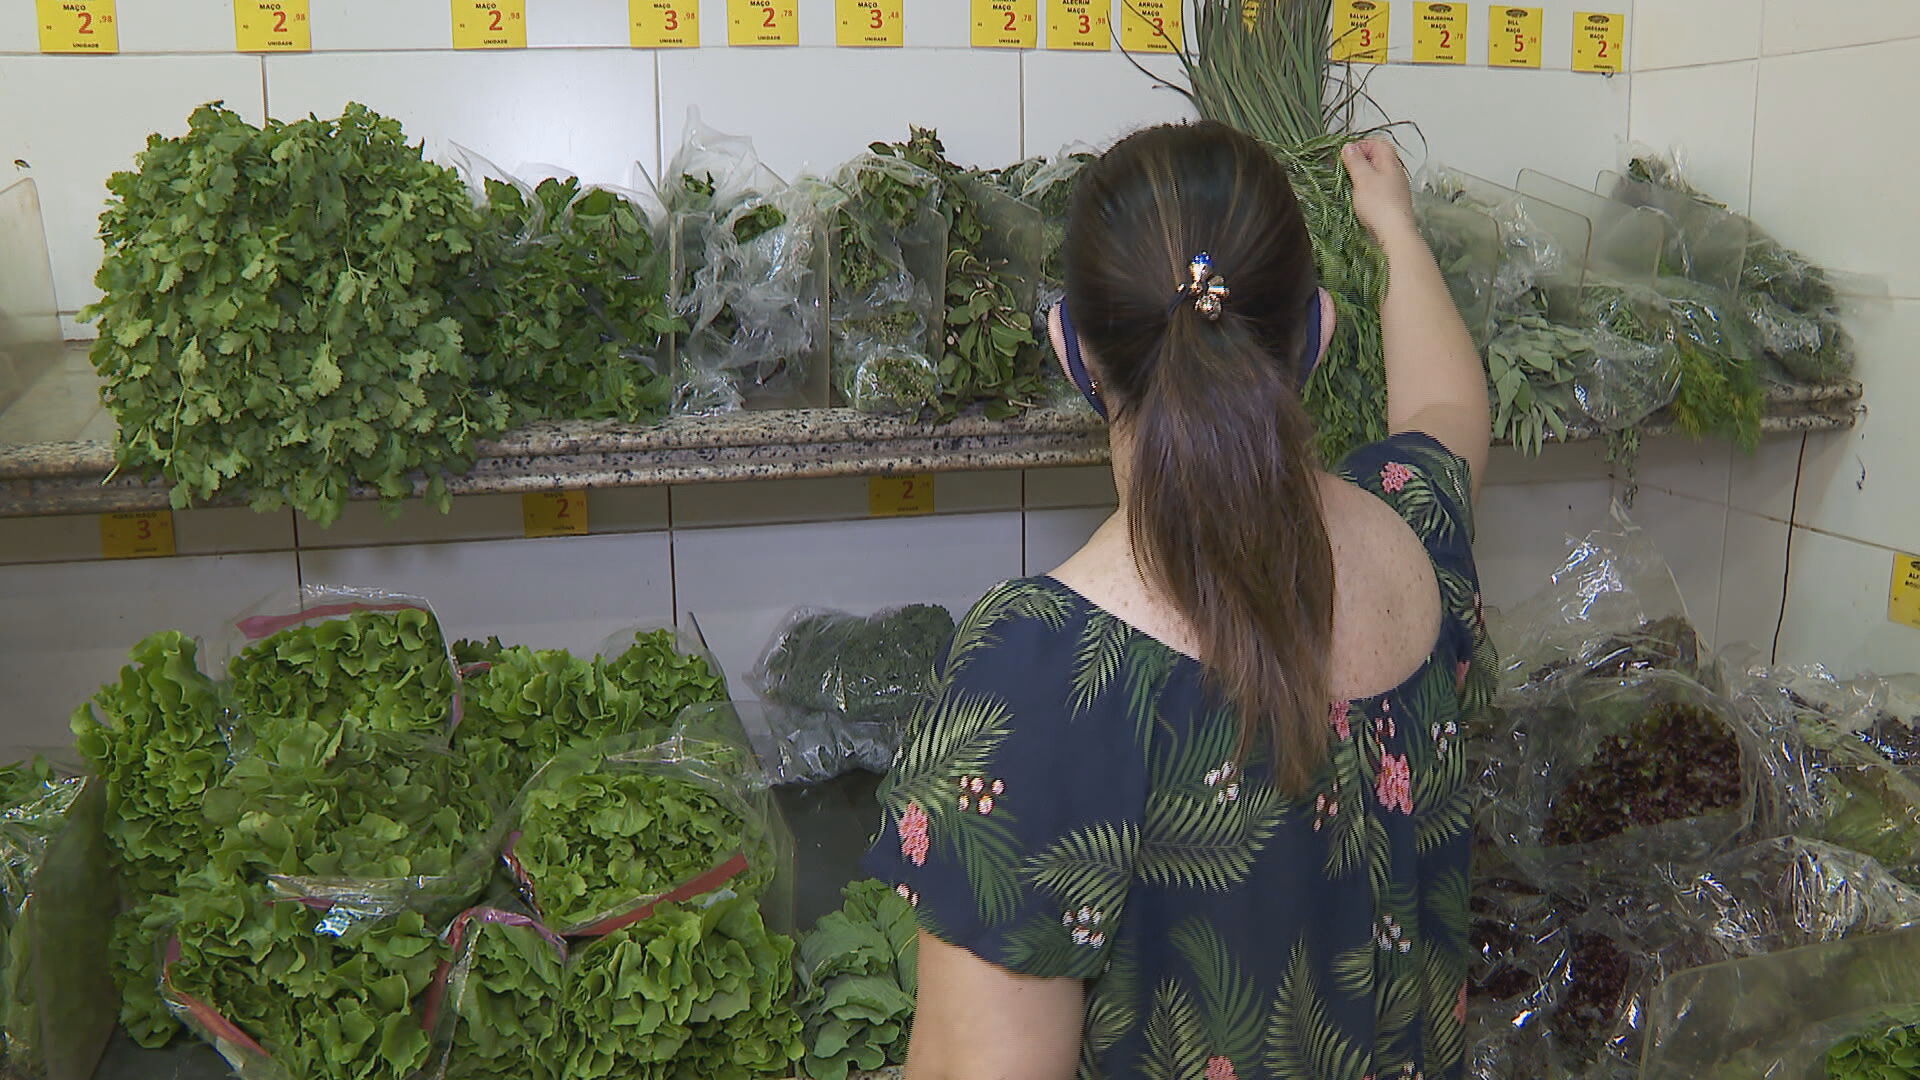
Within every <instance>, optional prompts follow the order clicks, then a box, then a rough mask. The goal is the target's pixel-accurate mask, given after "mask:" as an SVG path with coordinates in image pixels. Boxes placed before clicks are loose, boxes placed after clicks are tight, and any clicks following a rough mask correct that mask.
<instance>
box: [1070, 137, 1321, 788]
mask: <svg viewBox="0 0 1920 1080" xmlns="http://www.w3.org/2000/svg"><path fill="white" fill-rule="evenodd" d="M1065 250H1066V270H1067V274H1066V277H1067V299H1068V303H1069V305H1070V307H1071V309H1072V311H1073V315H1074V323H1075V325H1076V328H1077V329H1078V331H1079V333H1080V337H1081V340H1082V341H1084V342H1085V343H1086V345H1087V347H1088V352H1089V353H1090V356H1089V358H1088V363H1089V364H1090V365H1092V366H1093V368H1094V375H1095V377H1096V378H1097V379H1098V380H1099V381H1100V385H1101V392H1102V395H1103V397H1104V398H1105V400H1106V402H1107V405H1108V409H1109V411H1110V413H1111V415H1112V416H1113V419H1114V421H1115V422H1116V423H1117V424H1122V425H1125V426H1126V427H1127V429H1128V430H1129V432H1130V434H1131V436H1132V461H1131V465H1132V469H1131V476H1130V479H1129V482H1128V494H1129V496H1130V502H1131V505H1130V507H1129V516H1128V529H1129V532H1130V534H1131V537H1132V542H1133V550H1134V557H1135V558H1136V559H1137V560H1138V562H1139V565H1140V570H1141V573H1142V575H1143V576H1144V577H1145V578H1146V580H1147V581H1148V582H1150V583H1152V584H1153V585H1155V586H1157V587H1159V588H1160V589H1162V590H1164V593H1165V595H1166V597H1167V598H1168V600H1170V601H1171V602H1172V604H1173V605H1174V607H1175V608H1176V609H1177V610H1178V611H1179V612H1180V614H1181V615H1182V616H1184V617H1185V618H1186V620H1187V622H1188V623H1189V625H1190V626H1191V628H1192V630H1193V633H1194V636H1195V638H1196V640H1197V643H1198V645H1199V652H1200V657H1201V661H1202V663H1203V664H1204V665H1205V668H1206V671H1207V676H1208V682H1209V684H1210V685H1211V687H1212V688H1213V690H1214V691H1215V693H1217V694H1218V695H1219V696H1220V697H1221V698H1223V699H1224V701H1225V702H1226V703H1228V704H1230V705H1232V706H1233V707H1235V708H1236V709H1237V710H1238V712H1239V714H1240V718H1241V747H1240V749H1241V754H1242V757H1243V758H1244V757H1245V756H1246V755H1248V754H1250V753H1251V752H1252V750H1253V748H1254V746H1255V745H1256V744H1257V743H1259V742H1260V741H1261V739H1260V736H1261V735H1262V734H1263V733H1264V734H1265V735H1267V736H1268V738H1267V740H1266V741H1267V743H1268V747H1269V749H1270V751H1271V754H1272V758H1273V769H1274V775H1275V778H1276V780H1277V782H1278V783H1279V784H1280V785H1281V786H1282V787H1283V788H1284V789H1286V790H1289V791H1292V792H1295V793H1298V792H1300V791H1303V790H1305V789H1306V788H1307V787H1308V786H1309V785H1310V784H1311V783H1312V781H1313V777H1314V776H1315V774H1316V773H1317V772H1318V771H1319V768H1320V765H1321V764H1322V762H1323V761H1324V759H1325V753H1326V747H1327V729H1328V727H1329V726H1330V725H1329V715H1328V709H1329V699H1330V693H1329V686H1328V682H1329V660H1328V653H1329V650H1330V646H1331V643H1332V638H1333V588H1334V585H1333V551H1332V548H1331V546H1330V544H1329V543H1328V540H1327V529H1326V522H1325V520H1324V518H1323V517H1322V513H1321V505H1320V487H1319V480H1318V478H1317V472H1318V462H1317V460H1316V457H1315V454H1314V451H1313V434H1314V432H1313V423H1312V421H1311V420H1310V419H1309V418H1308V417H1307V414H1306V410H1305V409H1304V407H1303V406H1302V404H1301V400H1300V386H1301V380H1302V378H1303V376H1304V374H1305V372H1304V370H1303V367H1302V365H1303V363H1306V362H1309V361H1308V358H1309V357H1310V356H1311V355H1312V353H1311V350H1313V349H1317V348H1318V342H1313V343H1311V344H1310V343H1309V342H1308V341H1307V340H1306V337H1307V334H1308V332H1309V330H1308V311H1309V308H1308V305H1309V304H1311V303H1314V302H1316V296H1317V294H1316V292H1315V290H1316V288H1317V278H1316V276H1315V272H1314V261H1313V247H1312V242H1311V241H1310V239H1309V238H1308V235H1307V227H1306V222H1305V219H1304V218H1303V217H1302V216H1301V212H1300V205H1299V203H1298V202H1297V201H1296V200H1295V198H1294V194H1293V187H1292V185H1291V184H1290V183H1289V182H1288V180H1287V174H1286V170H1285V168H1284V167H1283V166H1281V165H1280V163H1279V162H1278V161H1276V160H1275V159H1274V157H1273V156H1272V155H1271V154H1270V153H1268V152H1267V151H1266V149H1265V148H1263V147H1262V146H1261V145H1260V144H1259V143H1258V142H1256V141H1254V140H1253V139H1252V138H1250V137H1248V136H1246V135H1244V134H1241V133H1240V132H1238V131H1235V130H1234V129H1232V128H1230V127H1227V126H1226V125H1224V124H1219V123H1213V122H1202V123H1196V124H1186V125H1169V126H1164V127H1156V128H1150V129H1148V130H1145V131H1141V132H1138V133H1136V134H1134V135H1131V136H1129V137H1127V138H1126V139H1124V140H1122V141H1121V142H1120V143H1119V144H1117V145H1116V146H1114V148H1113V149H1112V150H1110V151H1108V152H1107V154H1106V155H1105V156H1104V157H1102V158H1101V159H1100V160H1099V161H1098V162H1096V163H1094V164H1093V165H1090V166H1089V167H1088V169H1087V171H1086V172H1085V173H1084V174H1083V175H1082V176H1081V178H1080V180H1079V182H1078V184H1077V185H1076V190H1075V193H1074V199H1073V204H1072V210H1071V216H1070V219H1069V225H1068V229H1067V239H1066V249H1065ZM1201 252H1206V253H1208V254H1210V255H1211V256H1212V258H1213V263H1214V269H1215V272H1216V273H1218V274H1220V275H1221V276H1222V277H1223V278H1224V279H1225V281H1226V284H1227V286H1228V287H1229V288H1230V289H1231V295H1230V296H1229V298H1228V299H1227V300H1226V303H1225V305H1224V309H1223V311H1222V313H1221V315H1220V318H1219V319H1218V320H1217V321H1213V320H1209V319H1208V318H1206V317H1205V315H1203V314H1202V313H1201V312H1200V311H1199V310H1197V309H1196V307H1195V305H1194V303H1193V302H1192V301H1191V300H1189V299H1185V298H1182V297H1180V295H1179V294H1178V291H1177V289H1178V286H1179V285H1180V284H1181V283H1182V282H1183V281H1185V280H1188V274H1187V267H1188V263H1189V262H1190V261H1191V260H1192V258H1193V257H1194V256H1195V255H1196V254H1198V253H1201ZM1176 301H1178V302H1177V303H1176Z"/></svg>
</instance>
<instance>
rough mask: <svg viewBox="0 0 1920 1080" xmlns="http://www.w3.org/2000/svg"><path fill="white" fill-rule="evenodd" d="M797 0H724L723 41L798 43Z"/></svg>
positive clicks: (738, 43)
mask: <svg viewBox="0 0 1920 1080" xmlns="http://www.w3.org/2000/svg"><path fill="white" fill-rule="evenodd" d="M798 4H799V0H727V44H729V45H798V44H800V16H799V12H798V10H797V5H798Z"/></svg>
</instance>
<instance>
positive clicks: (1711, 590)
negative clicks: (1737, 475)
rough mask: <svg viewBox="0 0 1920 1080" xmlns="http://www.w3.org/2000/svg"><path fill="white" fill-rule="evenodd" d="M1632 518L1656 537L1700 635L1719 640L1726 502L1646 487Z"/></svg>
mask: <svg viewBox="0 0 1920 1080" xmlns="http://www.w3.org/2000/svg"><path fill="white" fill-rule="evenodd" d="M1633 520H1634V521H1635V523H1637V524H1638V525H1639V526H1640V527H1641V528H1642V529H1644V530H1646V533H1647V536H1648V537H1649V538H1650V539H1652V540H1653V542H1654V545H1655V546H1656V547H1657V548H1658V549H1659V551H1660V553H1661V554H1662V555H1664V556H1665V557H1666V560H1667V565H1668V566H1670V567H1671V568H1672V569H1673V580H1674V582H1675V583H1676V584H1677V585H1679V586H1680V598H1681V599H1682V600H1684V601H1686V604H1687V614H1688V616H1689V617H1691V618H1692V620H1693V625H1694V628H1695V629H1696V630H1698V631H1699V632H1700V636H1701V637H1702V638H1704V639H1706V640H1707V641H1709V642H1718V641H1719V637H1718V631H1719V621H1720V577H1721V565H1722V563H1723V561H1724V557H1725V552H1726V531H1727V506H1726V503H1724V502H1708V501H1706V500H1702V499H1690V498H1687V497H1686V496H1684V495H1670V494H1668V493H1666V492H1664V491H1658V490H1649V489H1645V488H1643V489H1641V491H1640V497H1639V498H1638V499H1637V500H1636V501H1635V502H1634V506H1633Z"/></svg>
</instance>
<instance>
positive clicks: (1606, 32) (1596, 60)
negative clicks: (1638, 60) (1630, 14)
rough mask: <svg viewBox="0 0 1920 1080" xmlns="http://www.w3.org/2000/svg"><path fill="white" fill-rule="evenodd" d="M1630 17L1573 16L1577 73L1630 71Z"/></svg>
mask: <svg viewBox="0 0 1920 1080" xmlns="http://www.w3.org/2000/svg"><path fill="white" fill-rule="evenodd" d="M1626 51H1627V17H1626V16H1625V15H1610V14H1606V13H1604V12H1598V11H1576V12H1574V13H1573V70H1575V71H1587V72H1595V73H1598V74H1603V75H1612V74H1615V73H1616V72H1620V71H1624V70H1626V64H1625V60H1626V57H1625V53H1626Z"/></svg>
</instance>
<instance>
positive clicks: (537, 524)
mask: <svg viewBox="0 0 1920 1080" xmlns="http://www.w3.org/2000/svg"><path fill="white" fill-rule="evenodd" d="M520 520H521V522H522V523H523V524H524V525H525V526H526V533H527V538H528V539H529V540H537V539H540V538H542V537H547V536H585V535H587V493H586V492H584V491H534V492H529V493H527V494H525V495H522V496H520Z"/></svg>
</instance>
